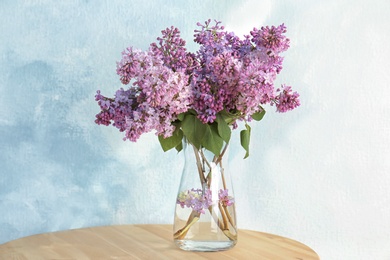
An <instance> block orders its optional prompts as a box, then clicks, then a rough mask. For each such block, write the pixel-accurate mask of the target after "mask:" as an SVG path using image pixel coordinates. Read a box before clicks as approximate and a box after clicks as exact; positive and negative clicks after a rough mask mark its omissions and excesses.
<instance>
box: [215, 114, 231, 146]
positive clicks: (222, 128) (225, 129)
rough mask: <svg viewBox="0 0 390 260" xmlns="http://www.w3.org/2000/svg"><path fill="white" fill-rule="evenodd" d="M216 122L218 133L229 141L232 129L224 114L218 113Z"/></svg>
mask: <svg viewBox="0 0 390 260" xmlns="http://www.w3.org/2000/svg"><path fill="white" fill-rule="evenodd" d="M215 122H216V123H217V124H218V134H219V136H220V137H222V139H223V140H224V141H225V142H226V143H229V141H230V137H231V135H232V130H231V129H230V127H229V125H228V124H227V123H226V121H225V119H224V118H223V116H222V115H220V114H217V118H216V120H215Z"/></svg>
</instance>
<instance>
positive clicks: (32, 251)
mask: <svg viewBox="0 0 390 260" xmlns="http://www.w3.org/2000/svg"><path fill="white" fill-rule="evenodd" d="M172 232H173V231H172V226H171V225H117V226H103V227H90V228H82V229H73V230H66V231H58V232H52V233H44V234H39V235H33V236H29V237H24V238H20V239H17V240H13V241H10V242H7V243H5V244H2V245H0V259H7V260H8V259H18V260H21V259H77V260H79V259H81V260H82V259H272V260H275V259H295V260H297V259H305V260H306V259H319V257H318V255H317V254H316V253H315V252H314V251H313V250H312V249H310V248H309V247H308V246H306V245H304V244H302V243H300V242H297V241H295V240H291V239H289V238H285V237H281V236H277V235H272V234H267V233H262V232H257V231H250V230H239V233H238V242H237V245H236V246H235V247H234V248H232V249H230V250H227V251H219V252H188V251H183V250H181V249H179V248H177V247H176V246H175V244H174V242H173V238H172Z"/></svg>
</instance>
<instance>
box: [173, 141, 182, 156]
mask: <svg viewBox="0 0 390 260" xmlns="http://www.w3.org/2000/svg"><path fill="white" fill-rule="evenodd" d="M175 149H176V151H177V152H178V153H180V151H181V150H183V142H180V144H178V145H177V146H176V147H175Z"/></svg>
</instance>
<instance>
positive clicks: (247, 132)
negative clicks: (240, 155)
mask: <svg viewBox="0 0 390 260" xmlns="http://www.w3.org/2000/svg"><path fill="white" fill-rule="evenodd" d="M245 127H246V129H244V130H242V131H241V132H240V140H241V146H242V147H243V148H244V149H245V151H246V153H245V157H244V159H245V158H247V157H248V156H249V142H250V137H251V127H250V126H249V125H248V124H245Z"/></svg>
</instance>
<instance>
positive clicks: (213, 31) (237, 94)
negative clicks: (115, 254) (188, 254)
mask: <svg viewBox="0 0 390 260" xmlns="http://www.w3.org/2000/svg"><path fill="white" fill-rule="evenodd" d="M197 25H198V26H199V29H198V30H195V34H194V41H195V42H196V43H198V44H199V45H200V48H199V50H198V51H197V52H195V53H191V52H188V51H187V50H186V48H185V44H186V42H185V41H184V40H183V39H182V38H181V37H180V31H179V30H178V29H177V28H174V27H173V26H172V27H170V28H167V29H166V30H163V31H162V37H158V38H157V41H158V42H157V43H152V44H151V45H150V48H149V49H148V50H147V51H141V50H136V49H133V47H129V48H127V49H125V50H124V51H123V52H122V59H121V60H120V61H119V62H118V63H117V74H118V75H119V77H120V81H121V82H122V84H123V85H128V86H129V87H128V88H127V89H126V90H124V89H123V88H121V89H119V90H118V91H117V92H116V94H115V97H114V98H108V97H105V96H103V95H101V93H100V91H98V92H97V94H96V96H95V99H96V101H97V102H98V104H99V106H100V109H101V112H100V113H98V114H97V115H96V120H95V122H96V123H97V124H103V125H110V124H112V125H113V126H115V127H117V128H118V129H119V130H120V131H121V132H125V138H124V139H125V140H126V139H128V140H130V141H137V139H138V138H139V137H140V136H141V135H142V134H143V133H146V132H150V131H153V130H154V131H155V132H156V134H157V135H160V136H163V137H165V138H166V137H169V136H171V135H172V134H173V132H174V130H175V126H174V124H173V123H174V122H175V121H176V120H177V118H178V115H179V114H181V113H185V112H187V111H188V110H190V109H191V110H194V111H195V112H196V114H197V117H198V118H199V119H200V120H201V121H202V122H203V123H205V124H206V123H209V124H211V123H213V122H214V121H215V120H216V117H217V114H218V113H219V112H221V111H223V110H225V111H226V112H229V113H231V114H235V115H237V117H236V119H235V120H244V121H251V119H252V115H253V114H255V113H257V112H261V110H262V107H261V105H265V104H270V105H273V104H275V106H276V111H277V112H286V111H289V110H292V109H294V108H295V107H297V106H299V104H300V103H299V94H298V93H297V92H293V91H292V90H291V87H289V86H288V87H286V86H284V85H283V86H282V90H280V89H277V90H275V88H274V81H275V79H276V76H277V74H279V73H280V71H281V70H282V63H283V57H282V56H280V54H281V53H282V52H284V51H286V50H287V49H288V48H289V39H288V38H287V37H286V36H285V35H284V34H285V33H286V26H285V25H284V24H282V25H280V26H277V27H275V26H272V27H268V26H267V27H261V28H260V29H257V28H254V29H253V30H252V31H251V32H250V35H245V36H244V38H243V39H240V38H239V37H237V36H236V35H235V34H234V33H233V32H227V31H225V30H224V27H223V26H222V25H221V22H218V21H215V23H214V24H212V22H211V20H207V21H206V22H205V23H204V24H201V23H198V24H197ZM231 124H232V125H233V128H235V127H236V126H237V123H236V121H234V122H232V123H231Z"/></svg>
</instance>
